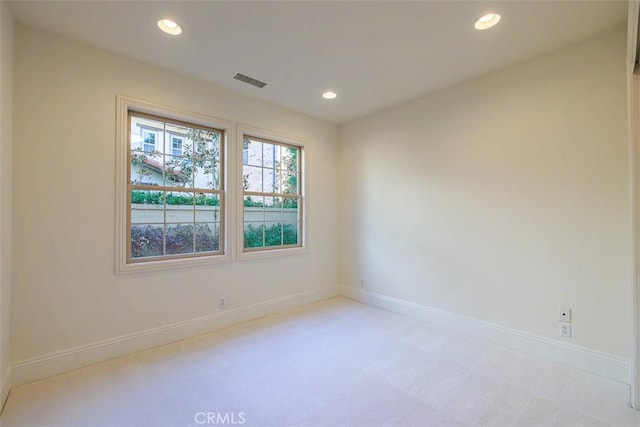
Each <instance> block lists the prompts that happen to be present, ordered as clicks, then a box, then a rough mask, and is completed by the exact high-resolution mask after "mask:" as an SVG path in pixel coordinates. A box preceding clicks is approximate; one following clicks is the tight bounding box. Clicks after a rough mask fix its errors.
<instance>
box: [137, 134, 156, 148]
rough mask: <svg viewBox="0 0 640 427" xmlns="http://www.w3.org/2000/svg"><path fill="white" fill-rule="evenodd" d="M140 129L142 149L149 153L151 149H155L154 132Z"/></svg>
mask: <svg viewBox="0 0 640 427" xmlns="http://www.w3.org/2000/svg"><path fill="white" fill-rule="evenodd" d="M140 131H141V133H142V141H143V146H142V150H143V151H144V152H145V153H151V152H153V151H156V133H155V132H153V131H150V130H148V129H142V128H141V129H140Z"/></svg>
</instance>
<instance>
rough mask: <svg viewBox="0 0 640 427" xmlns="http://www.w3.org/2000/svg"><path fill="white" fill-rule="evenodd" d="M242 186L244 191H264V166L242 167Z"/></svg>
mask: <svg viewBox="0 0 640 427" xmlns="http://www.w3.org/2000/svg"><path fill="white" fill-rule="evenodd" d="M242 188H243V189H244V191H258V192H261V191H262V168H259V167H255V166H243V167H242Z"/></svg>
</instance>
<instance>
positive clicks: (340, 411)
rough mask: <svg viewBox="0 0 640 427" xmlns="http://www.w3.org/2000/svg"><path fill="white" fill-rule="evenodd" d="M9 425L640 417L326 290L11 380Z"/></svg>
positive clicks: (545, 369)
mask: <svg viewBox="0 0 640 427" xmlns="http://www.w3.org/2000/svg"><path fill="white" fill-rule="evenodd" d="M2 425H3V426H6V427H10V426H30V427H32V426H117V427H126V426H154V427H156V426H195V425H248V426H290V425H300V426H466V425H469V426H476V425H495V426H520V425H523V426H524V425H540V426H571V425H575V426H605V425H611V426H640V412H636V411H634V410H632V409H631V408H630V407H629V387H628V386H626V385H623V384H619V383H615V382H612V381H609V380H606V379H603V378H600V377H597V376H594V375H591V374H587V373H584V372H580V371H577V370H574V369H571V368H567V367H565V366H562V365H558V364H554V363H550V362H547V361H543V360H540V359H536V358H532V357H530V356H528V355H526V354H524V353H520V352H517V351H512V350H509V349H507V348H504V347H501V346H497V345H494V344H491V343H487V342H484V341H481V340H478V339H475V338H472V337H469V336H466V335H462V334H458V333H455V332H452V331H448V330H444V329H442V328H441V327H435V326H433V325H430V324H427V323H424V322H421V321H418V320H414V319H411V318H407V317H403V316H399V315H395V314H392V313H389V312H386V311H382V310H378V309H376V308H372V307H368V306H366V305H362V304H359V303H356V302H353V301H350V300H347V299H343V298H334V299H331V300H328V301H323V302H320V303H316V304H312V305H309V306H306V307H303V308H300V309H297V310H295V311H291V312H287V313H283V314H280V315H276V316H271V317H267V318H264V319H259V320H256V321H252V322H249V323H245V324H242V325H238V326H234V327H232V328H228V329H225V330H223V331H219V332H215V333H211V334H208V335H205V336H202V337H198V338H195V339H190V340H186V341H182V342H179V343H175V344H171V345H167V346H163V347H159V348H155V349H151V350H147V351H144V352H140V353H136V354H132V355H130V356H126V357H122V358H119V359H114V360H111V361H108V362H105V363H101V364H98V365H94V366H90V367H87V368H84V369H79V370H76V371H73V372H69V373H67V374H64V375H59V376H56V377H53V378H50V379H47V380H43V381H39V382H35V383H32V384H28V385H25V386H22V387H18V388H15V389H14V390H13V391H12V392H11V395H10V397H9V401H8V403H7V406H6V408H5V411H4V414H3V415H2Z"/></svg>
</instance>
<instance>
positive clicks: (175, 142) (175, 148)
mask: <svg viewBox="0 0 640 427" xmlns="http://www.w3.org/2000/svg"><path fill="white" fill-rule="evenodd" d="M182 142H183V138H182V137H181V136H175V135H172V136H171V154H172V155H173V156H182Z"/></svg>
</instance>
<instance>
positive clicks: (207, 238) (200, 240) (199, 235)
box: [195, 222, 220, 252]
mask: <svg viewBox="0 0 640 427" xmlns="http://www.w3.org/2000/svg"><path fill="white" fill-rule="evenodd" d="M195 230H196V231H195V234H196V236H195V237H196V252H214V251H217V250H219V249H220V223H219V222H212V223H198V224H196V225H195Z"/></svg>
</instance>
